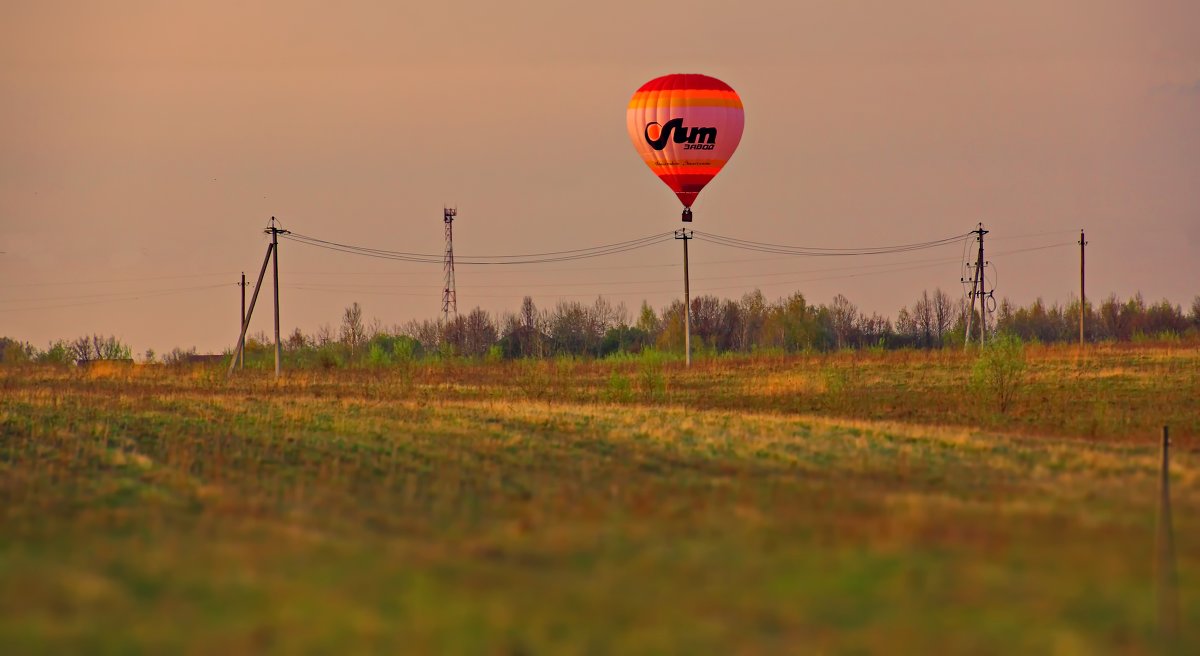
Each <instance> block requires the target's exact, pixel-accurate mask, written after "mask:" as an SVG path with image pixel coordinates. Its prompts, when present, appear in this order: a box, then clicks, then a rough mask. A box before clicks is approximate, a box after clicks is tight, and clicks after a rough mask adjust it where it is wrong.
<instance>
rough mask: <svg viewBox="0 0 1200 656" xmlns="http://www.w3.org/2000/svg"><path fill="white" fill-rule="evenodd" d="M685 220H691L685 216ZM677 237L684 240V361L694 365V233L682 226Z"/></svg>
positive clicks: (686, 364)
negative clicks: (690, 259) (691, 269)
mask: <svg viewBox="0 0 1200 656" xmlns="http://www.w3.org/2000/svg"><path fill="white" fill-rule="evenodd" d="M684 220H685V221H687V220H690V219H688V218H686V215H685V218H684ZM675 238H676V239H682V240H683V352H684V356H683V362H684V365H685V366H688V367H690V366H692V291H691V287H690V284H691V283H690V281H689V280H688V246H687V243H688V240H689V239H691V238H692V233H691V232H689V231H688V230H687V229H686V228H680V229H679V230H676V231H675Z"/></svg>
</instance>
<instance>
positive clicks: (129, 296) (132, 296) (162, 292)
mask: <svg viewBox="0 0 1200 656" xmlns="http://www.w3.org/2000/svg"><path fill="white" fill-rule="evenodd" d="M228 286H229V285H228V283H225V284H220V285H203V286H199V287H178V288H175V289H155V290H148V291H141V292H121V293H116V294H114V293H109V294H99V295H93V296H77V297H66V298H80V299H88V298H93V299H98V300H92V301H83V302H80V303H62V304H52V305H31V306H26V307H13V308H0V312H28V311H31V310H54V309H60V308H74V307H84V306H88V305H101V304H104V303H123V302H126V301H138V300H142V299H144V298H155V297H158V296H166V295H169V294H177V293H180V292H194V291H201V290H206V289H220V288H223V287H228ZM101 296H104V297H112V296H116V298H99V297H101ZM22 300H23V301H34V300H35V299H22ZM47 300H54V299H36V301H41V302H44V301H47ZM59 300H61V299H59ZM3 302H17V301H16V299H9V300H7V301H3Z"/></svg>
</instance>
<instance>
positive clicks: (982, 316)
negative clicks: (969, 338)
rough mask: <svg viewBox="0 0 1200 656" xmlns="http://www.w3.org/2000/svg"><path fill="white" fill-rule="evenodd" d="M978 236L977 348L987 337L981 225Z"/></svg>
mask: <svg viewBox="0 0 1200 656" xmlns="http://www.w3.org/2000/svg"><path fill="white" fill-rule="evenodd" d="M975 232H976V233H978V234H979V260H978V261H977V262H975V272H976V277H977V278H979V346H980V347H981V348H982V347H983V342H984V340H985V339H986V336H987V298H986V297H985V292H984V280H983V236H984V235H986V234H987V233H988V231H987V230H984V229H983V224H982V223H980V224H979V229H978V230H976V231H975Z"/></svg>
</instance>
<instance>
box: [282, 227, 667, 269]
mask: <svg viewBox="0 0 1200 656" xmlns="http://www.w3.org/2000/svg"><path fill="white" fill-rule="evenodd" d="M672 234H673V233H670V232H663V233H659V234H655V235H648V236H646V237H641V238H639V239H631V240H628V241H622V242H616V243H612V244H603V245H600V246H591V247H588V248H578V249H570V250H563V251H549V252H546V253H523V254H516V255H455V257H454V261H455V264H456V265H458V264H464V265H475V264H489V265H511V264H541V263H548V262H569V261H574V260H582V259H589V258H594V257H601V256H604V255H615V254H617V253H625V252H629V251H633V250H638V249H641V248H645V247H647V246H651V245H653V244H656V243H660V242H663V241H666V240H668V239H670V238H671V235H672ZM280 236H281V237H283V238H284V239H290V240H292V241H295V242H298V243H301V244H306V245H308V246H314V247H317V248H324V249H327V250H333V251H339V252H343V253H350V254H353V255H362V256H366V257H374V258H379V259H386V260H397V261H401V262H417V263H423V264H441V263H442V261H443V257H444V256H443V255H440V254H439V255H434V254H429V253H410V252H405V251H390V250H384V249H379V248H368V247H365V246H355V245H351V244H342V243H338V242H333V241H328V240H324V239H318V238H316V237H309V236H307V235H302V234H297V233H290V234H281V235H280Z"/></svg>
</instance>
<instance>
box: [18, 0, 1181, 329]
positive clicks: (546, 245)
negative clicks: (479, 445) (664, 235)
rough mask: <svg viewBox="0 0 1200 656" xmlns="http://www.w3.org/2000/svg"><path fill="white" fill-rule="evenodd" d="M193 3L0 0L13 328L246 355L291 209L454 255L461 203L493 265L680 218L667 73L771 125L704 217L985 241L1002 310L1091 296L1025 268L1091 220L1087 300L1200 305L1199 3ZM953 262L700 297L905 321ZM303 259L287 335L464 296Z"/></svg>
mask: <svg viewBox="0 0 1200 656" xmlns="http://www.w3.org/2000/svg"><path fill="white" fill-rule="evenodd" d="M183 4H184V3H175V2H132V1H130V2H38V3H25V4H24V5H18V4H17V3H6V4H5V5H4V6H3V7H2V8H0V99H2V102H0V126H2V127H0V251H3V252H4V253H3V254H0V335H7V336H10V337H14V338H17V339H22V340H28V341H32V342H33V343H34V344H35V345H37V346H39V347H44V346H45V345H46V344H47V343H48V342H49V341H50V340H53V339H58V338H72V337H76V336H78V335H81V334H84V333H92V332H99V333H103V334H110V333H111V334H115V335H117V336H119V337H121V338H122V339H123V340H124V341H125V342H127V343H129V344H131V345H132V346H133V347H134V349H135V351H137V352H139V353H140V352H141V351H143V350H144V349H146V348H154V349H156V350H158V351H163V350H168V349H170V348H171V347H173V346H182V347H190V346H196V347H198V348H199V349H200V350H201V351H209V350H214V351H215V350H220V349H222V348H227V347H230V346H232V344H233V342H234V341H235V340H236V338H237V334H236V332H237V325H236V324H237V312H238V289H237V287H236V285H234V284H233V283H234V282H235V281H236V280H237V276H238V274H239V272H241V271H243V270H244V271H246V272H247V275H253V274H254V273H256V269H257V267H258V265H259V263H260V262H261V258H262V254H263V249H264V248H265V241H264V239H265V237H264V236H263V235H262V234H261V229H262V227H263V226H264V225H265V224H266V222H267V220H268V218H269V217H270V216H272V215H274V216H277V217H279V218H280V220H282V221H283V223H284V226H285V227H287V228H291V229H293V230H296V231H298V232H303V233H306V234H309V235H314V236H318V237H323V238H326V239H331V240H335V241H346V242H351V243H362V244H370V245H373V246H376V247H381V248H391V249H396V250H408V251H419V252H430V253H437V252H440V251H441V248H442V241H441V240H442V221H441V210H442V204H443V203H448V204H453V205H457V206H458V209H459V220H458V222H457V223H456V224H455V229H456V241H455V246H456V250H457V251H458V252H459V253H461V254H467V255H470V254H472V253H506V252H512V253H524V252H533V251H555V250H562V249H566V248H579V247H584V246H589V245H594V244H600V243H606V242H612V241H620V240H624V239H632V238H636V237H640V236H643V235H647V234H651V233H655V232H661V231H668V230H671V229H674V228H676V227H678V216H679V208H678V203H677V201H676V200H675V198H674V195H673V194H672V193H671V192H670V191H669V190H668V189H667V188H666V187H665V186H664V185H663V184H662V183H661V182H659V181H658V180H657V179H655V178H654V176H653V175H651V173H650V171H649V170H648V169H647V168H646V167H645V165H644V164H642V163H641V161H639V159H638V157H637V155H636V154H635V153H634V150H633V147H632V146H631V145H630V143H629V141H628V137H627V136H626V134H625V105H626V103H627V102H628V100H629V97H630V95H631V94H632V93H633V91H634V90H635V89H637V88H638V87H639V86H640V85H641V84H642V83H644V82H645V81H647V80H649V79H650V78H652V77H655V76H658V75H662V74H665V73H670V72H699V73H706V74H709V75H713V76H715V77H718V78H720V79H722V80H724V81H725V82H727V83H729V84H730V85H732V86H733V87H734V88H735V89H737V91H738V92H739V94H740V95H741V97H742V100H743V102H744V103H745V107H746V131H745V135H744V137H743V140H742V144H741V147H740V149H739V150H738V152H737V154H736V155H735V156H734V157H733V159H732V160H731V162H730V164H729V165H728V166H727V167H726V168H725V170H724V171H723V172H722V173H721V174H720V176H718V177H717V178H716V180H714V182H713V183H712V184H710V185H709V187H708V188H707V189H706V190H705V191H704V193H703V194H701V196H700V199H699V201H698V202H697V204H696V206H695V211H696V222H695V223H694V224H693V226H694V227H695V228H696V229H697V230H704V231H708V232H713V233H719V234H723V235H729V236H733V237H739V238H745V239H754V240H759V241H770V242H776V243H784V244H801V245H811V246H831V247H842V246H845V247H852V246H871V245H878V244H894V243H905V242H912V241H925V240H929V239H934V238H939V237H944V236H948V235H953V234H957V233H962V232H966V231H967V230H969V229H971V228H973V227H974V225H975V223H976V222H978V221H983V222H984V223H985V224H986V226H987V227H988V228H989V229H990V230H992V233H991V234H990V235H989V238H993V237H994V238H996V239H995V240H994V241H990V243H989V245H990V248H991V250H992V251H993V252H995V253H997V254H996V255H995V256H994V257H990V258H989V259H992V260H993V261H994V262H995V263H996V267H997V271H998V274H999V277H998V288H997V294H998V295H1003V296H1008V297H1010V298H1011V299H1013V300H1014V301H1016V302H1021V303H1025V302H1029V301H1031V300H1032V299H1034V298H1036V297H1038V296H1041V297H1044V298H1045V299H1047V300H1051V301H1053V300H1057V301H1066V300H1067V299H1068V298H1069V297H1070V296H1071V295H1072V294H1074V293H1076V290H1077V287H1078V278H1077V276H1078V249H1077V248H1075V247H1059V248H1051V249H1047V250H1040V251H1027V252H1024V253H1009V254H1004V251H1010V250H1019V249H1023V248H1030V247H1035V246H1040V245H1050V244H1059V243H1071V242H1073V241H1074V240H1075V239H1076V238H1077V235H1076V234H1072V231H1077V230H1078V229H1079V228H1080V227H1084V228H1086V229H1087V231H1088V239H1089V241H1090V242H1091V245H1090V246H1089V250H1088V262H1089V271H1088V281H1089V284H1088V288H1089V296H1091V297H1093V298H1095V297H1097V296H1099V295H1101V294H1107V293H1109V292H1116V293H1117V294H1119V295H1122V296H1126V295H1129V294H1132V293H1133V292H1135V291H1137V290H1141V291H1142V292H1143V293H1144V294H1146V296H1147V297H1148V298H1149V299H1151V300H1155V299H1159V298H1163V297H1165V298H1168V299H1170V300H1172V301H1174V302H1176V303H1181V304H1188V303H1190V301H1191V299H1192V297H1193V296H1194V295H1196V294H1197V293H1200V284H1198V281H1200V264H1198V263H1197V259H1198V258H1197V254H1198V253H1200V5H1198V4H1197V3H1195V2H1155V1H1151V2H1103V1H1097V0H1089V1H1072V2H1058V3H1047V2H1044V1H1036V2H1025V1H1021V2H1008V3H990V4H988V5H987V6H983V5H981V4H980V3H963V2H953V1H949V0H946V1H937V2H934V1H924V2H920V1H918V2H904V3H885V2H845V1H841V2H834V1H829V2H801V3H796V2H789V3H785V2H780V3H752V2H742V3H728V2H720V3H718V2H693V3H688V4H686V5H681V4H678V3H665V4H655V3H645V2H639V3H626V2H607V3H592V5H591V6H590V8H587V9H581V8H579V7H577V6H575V4H574V3H559V2H494V3H484V2H475V3H462V2H458V3H437V5H438V6H437V7H432V6H431V7H413V6H409V5H411V4H412V3H394V2H355V3H327V2H254V3H227V2H204V3H189V4H190V6H186V7H185V6H183ZM430 4H433V3H430ZM1031 233H1054V234H1049V235H1042V236H1038V237H1019V236H1020V235H1028V234H1031ZM961 250H962V249H961V248H960V247H957V246H952V247H947V248H945V249H942V250H938V251H933V252H923V253H916V254H911V255H908V256H887V257H881V258H877V259H871V258H855V259H852V260H838V261H830V260H829V259H820V260H809V259H800V258H792V259H786V258H778V257H775V258H770V257H767V256H764V257H760V258H755V256H754V255H753V254H750V253H745V252H741V251H731V250H726V249H722V248H719V247H717V246H714V245H711V244H697V243H694V244H693V247H692V255H693V258H692V281H693V282H692V289H693V293H694V294H700V293H715V294H717V295H720V296H725V297H736V296H740V295H741V293H743V292H744V291H748V290H750V289H753V288H754V287H759V288H761V289H762V290H763V291H764V293H766V294H767V296H768V297H770V298H775V297H778V296H782V295H786V294H790V293H791V292H793V291H797V290H798V291H802V292H803V293H804V294H805V295H806V296H807V297H808V298H809V299H810V300H811V301H813V302H828V301H829V299H830V298H832V297H833V295H834V294H837V293H839V292H840V293H844V294H846V295H847V296H848V297H850V299H851V300H853V301H855V302H856V303H858V304H859V306H860V307H861V308H863V309H865V310H868V311H878V312H882V313H886V314H888V315H893V316H894V314H895V312H896V311H897V310H898V309H899V308H900V307H901V306H902V305H906V304H910V303H911V302H912V301H913V300H914V299H915V297H917V296H919V294H920V293H921V290H923V289H930V290H932V289H933V288H934V287H938V286H941V287H943V288H945V289H948V290H951V291H953V292H954V293H958V292H959V290H960V286H959V284H958V275H959V264H958V263H956V262H955V261H954V260H956V259H957V258H959V257H960V255H961ZM930 259H933V260H939V259H944V260H948V261H945V262H940V263H939V262H928V260H930ZM679 260H680V254H679V247H678V244H676V243H665V244H663V245H662V246H661V247H654V248H650V249H647V250H644V251H639V252H638V253H634V254H629V255H625V256H614V257H612V258H604V259H597V260H591V261H585V262H580V263H573V264H561V265H547V266H541V267H538V266H521V267H514V269H515V270H513V271H507V270H506V271H502V272H496V271H493V270H490V269H482V268H480V267H466V266H464V267H460V268H459V271H458V297H459V308H460V310H467V309H470V308H471V307H474V306H476V305H479V306H482V307H484V308H485V309H488V310H491V311H494V312H499V311H502V310H505V309H514V310H515V309H516V307H517V306H518V304H519V301H520V297H521V296H522V295H524V294H526V293H528V294H531V295H532V296H534V299H535V300H536V301H537V302H538V303H539V305H541V306H543V307H548V306H550V305H552V304H553V303H555V302H556V301H558V300H559V299H560V298H573V299H579V300H584V301H590V300H591V299H593V298H595V297H596V296H597V295H598V294H603V295H605V296H606V297H609V298H610V299H611V300H613V301H623V302H625V303H626V304H627V305H628V306H629V307H630V309H631V311H633V310H636V308H637V306H638V305H639V304H640V302H641V300H642V299H645V300H648V301H649V302H650V303H651V304H652V305H654V306H655V307H662V306H664V305H666V304H667V303H669V302H670V301H671V300H672V299H674V298H677V297H679V296H680V295H681V287H682V285H681V282H680V276H681V271H680V266H679V264H680V262H679ZM747 260H749V261H747ZM880 265H883V266H880ZM918 265H919V266H918ZM280 267H281V277H282V279H283V282H284V284H285V287H284V288H283V291H282V294H283V310H282V315H283V328H284V330H285V331H290V330H291V329H292V328H295V327H300V328H302V329H304V330H305V331H306V332H311V331H313V330H315V329H316V328H317V327H318V326H319V325H320V324H322V323H331V324H336V323H337V321H338V319H339V316H340V314H341V310H342V308H344V307H345V306H346V305H348V304H349V303H351V302H353V301H358V302H360V303H361V304H362V305H363V307H364V311H365V313H366V315H367V316H369V317H377V318H378V319H379V320H380V321H381V322H382V323H383V324H384V325H392V324H397V323H403V322H404V321H407V320H408V319H411V318H433V317H435V316H437V314H438V312H439V310H440V305H441V267H440V266H438V265H426V266H419V265H411V264H397V263H392V262H381V261H373V260H364V259H360V258H354V257H350V256H345V255H337V254H332V253H327V252H324V251H317V250H313V249H310V248H308V247H305V246H302V245H298V244H293V243H285V244H284V247H283V248H282V249H281V257H280ZM830 269H837V270H834V271H831V270H830ZM135 292H138V293H139V294H136V295H138V296H139V298H136V299H132V298H131V297H132V296H134V295H135ZM265 307H268V308H269V306H265ZM260 329H261V330H269V329H270V312H261V313H259V314H258V316H256V318H255V322H254V325H253V327H252V330H255V331H257V330H260Z"/></svg>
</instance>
